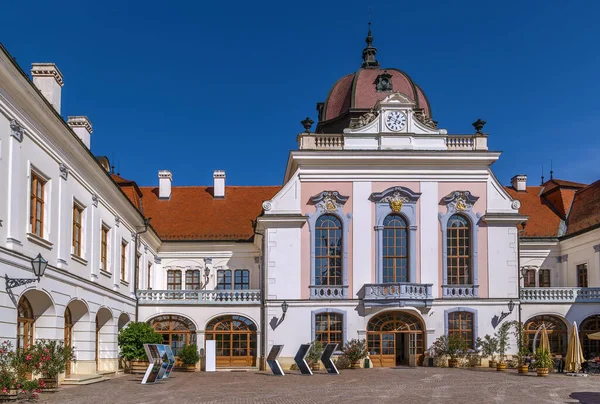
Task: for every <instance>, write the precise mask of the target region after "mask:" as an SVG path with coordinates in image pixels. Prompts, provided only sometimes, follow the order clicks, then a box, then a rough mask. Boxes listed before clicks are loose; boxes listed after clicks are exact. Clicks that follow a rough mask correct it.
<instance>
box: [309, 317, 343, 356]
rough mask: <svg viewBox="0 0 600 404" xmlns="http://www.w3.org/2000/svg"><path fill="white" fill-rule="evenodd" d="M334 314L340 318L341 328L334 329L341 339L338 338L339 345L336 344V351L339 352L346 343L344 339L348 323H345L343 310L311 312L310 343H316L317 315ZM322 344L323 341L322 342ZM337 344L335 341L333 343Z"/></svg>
mask: <svg viewBox="0 0 600 404" xmlns="http://www.w3.org/2000/svg"><path fill="white" fill-rule="evenodd" d="M326 313H328V314H336V315H337V316H339V317H340V321H341V327H335V328H336V330H335V331H339V332H340V333H341V337H340V338H339V343H338V347H337V349H338V350H341V349H342V348H343V347H344V344H345V343H346V338H347V335H348V332H347V330H348V322H347V315H346V311H344V310H339V309H332V308H325V309H318V310H313V311H312V312H311V324H312V327H311V336H312V341H316V340H317V317H318V316H319V315H323V314H326ZM323 331H324V330H323ZM327 331H329V332H331V331H332V330H331V329H329V330H327ZM322 342H323V341H322ZM324 342H326V343H327V342H331V341H324ZM335 342H337V341H335Z"/></svg>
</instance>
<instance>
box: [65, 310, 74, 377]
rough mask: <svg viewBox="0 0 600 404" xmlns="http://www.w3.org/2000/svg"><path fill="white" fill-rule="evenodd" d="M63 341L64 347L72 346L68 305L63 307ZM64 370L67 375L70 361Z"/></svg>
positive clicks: (71, 325)
mask: <svg viewBox="0 0 600 404" xmlns="http://www.w3.org/2000/svg"><path fill="white" fill-rule="evenodd" d="M64 343H65V346H66V347H67V346H68V347H71V346H73V316H72V315H71V309H70V308H69V306H67V308H66V309H65V330H64ZM65 371H66V373H67V374H68V375H69V374H71V361H67V366H66V369H65Z"/></svg>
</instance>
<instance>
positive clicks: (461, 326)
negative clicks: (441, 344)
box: [448, 311, 475, 349]
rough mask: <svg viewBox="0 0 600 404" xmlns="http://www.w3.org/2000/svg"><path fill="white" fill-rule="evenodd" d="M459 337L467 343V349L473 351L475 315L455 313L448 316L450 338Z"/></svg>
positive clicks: (461, 312) (463, 312)
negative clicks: (452, 336)
mask: <svg viewBox="0 0 600 404" xmlns="http://www.w3.org/2000/svg"><path fill="white" fill-rule="evenodd" d="M450 335H458V336H459V337H460V338H461V339H462V340H463V341H464V342H466V343H467V348H469V349H473V346H474V344H475V340H474V338H473V314H472V313H469V312H466V311H455V312H453V313H449V314H448V336H450Z"/></svg>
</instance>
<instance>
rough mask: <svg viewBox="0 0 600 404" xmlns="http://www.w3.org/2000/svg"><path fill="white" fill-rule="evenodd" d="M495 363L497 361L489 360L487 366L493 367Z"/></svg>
mask: <svg viewBox="0 0 600 404" xmlns="http://www.w3.org/2000/svg"><path fill="white" fill-rule="evenodd" d="M497 364H498V362H496V361H490V362H489V366H490V367H491V368H495V367H496V365H497Z"/></svg>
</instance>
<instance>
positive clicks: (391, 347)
mask: <svg viewBox="0 0 600 404" xmlns="http://www.w3.org/2000/svg"><path fill="white" fill-rule="evenodd" d="M419 337H420V334H418V333H415V332H369V333H368V334H367V339H368V345H369V347H368V349H369V356H370V358H371V361H372V362H373V366H377V367H394V366H417V363H418V359H419V349H418V348H419V342H420V338H419Z"/></svg>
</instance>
